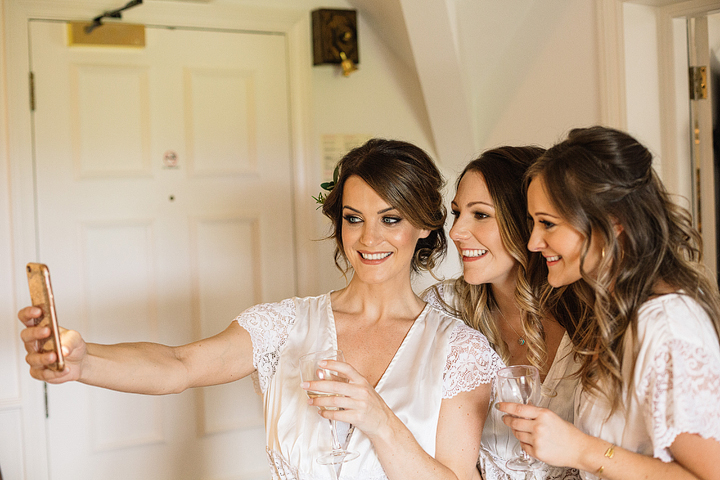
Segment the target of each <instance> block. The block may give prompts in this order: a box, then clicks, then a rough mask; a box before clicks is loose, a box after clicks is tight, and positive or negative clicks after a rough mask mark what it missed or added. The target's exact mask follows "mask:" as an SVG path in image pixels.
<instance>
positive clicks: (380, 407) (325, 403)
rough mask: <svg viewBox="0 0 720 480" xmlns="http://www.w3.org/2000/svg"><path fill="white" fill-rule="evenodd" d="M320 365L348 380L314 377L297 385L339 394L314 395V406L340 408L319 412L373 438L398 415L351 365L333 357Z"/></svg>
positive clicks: (310, 400)
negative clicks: (313, 379) (314, 379)
mask: <svg viewBox="0 0 720 480" xmlns="http://www.w3.org/2000/svg"><path fill="white" fill-rule="evenodd" d="M320 366H321V367H324V368H327V369H328V370H332V371H334V372H338V373H339V374H340V376H341V377H344V378H347V379H348V382H347V383H346V382H339V381H333V380H317V381H314V382H303V383H302V384H301V385H300V386H301V387H302V388H303V389H304V390H306V391H307V390H313V391H316V392H322V393H331V394H336V395H338V396H332V397H317V398H312V399H309V400H308V404H309V405H313V406H315V407H326V408H333V407H334V408H339V410H325V409H321V410H320V411H319V413H320V415H321V416H322V417H324V418H327V419H329V420H339V421H341V422H346V423H350V424H352V425H354V426H355V428H358V429H360V430H362V432H363V433H365V435H367V436H368V437H369V438H370V439H372V438H373V437H374V436H376V435H380V433H381V431H382V428H383V427H387V426H388V425H390V424H391V421H392V419H394V418H397V417H395V415H394V414H393V412H392V410H390V408H389V407H388V406H387V405H386V404H385V401H384V400H383V399H382V397H380V395H379V394H378V393H377V392H376V391H375V389H374V388H373V387H372V385H370V384H369V383H368V381H367V380H366V379H365V377H363V376H362V375H360V373H358V371H357V370H355V369H354V368H353V367H352V366H351V365H350V364H348V363H345V362H338V361H335V360H324V363H320Z"/></svg>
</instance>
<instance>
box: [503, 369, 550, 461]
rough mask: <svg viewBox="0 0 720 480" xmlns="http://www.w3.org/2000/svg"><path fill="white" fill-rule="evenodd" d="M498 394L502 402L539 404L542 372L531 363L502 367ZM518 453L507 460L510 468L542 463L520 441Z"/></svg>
mask: <svg viewBox="0 0 720 480" xmlns="http://www.w3.org/2000/svg"><path fill="white" fill-rule="evenodd" d="M496 381H497V389H496V391H497V395H498V400H499V401H501V402H512V403H522V404H523V405H537V404H538V402H539V400H540V393H541V384H540V372H538V369H537V368H535V367H533V366H530V365H513V366H511V367H505V368H502V369H500V371H499V372H498V376H497V380H496ZM518 449H519V452H518V455H517V456H516V457H515V458H511V459H510V460H508V461H507V463H506V466H507V468H508V469H510V470H515V471H526V470H534V469H536V468H539V467H540V466H541V465H542V462H541V461H540V460H537V459H536V458H533V457H531V456H530V455H528V454H527V453H525V451H524V450H523V449H522V447H521V446H520V444H519V443H518Z"/></svg>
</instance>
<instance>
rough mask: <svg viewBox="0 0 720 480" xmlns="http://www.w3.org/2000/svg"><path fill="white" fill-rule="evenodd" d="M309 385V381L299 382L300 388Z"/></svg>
mask: <svg viewBox="0 0 720 480" xmlns="http://www.w3.org/2000/svg"><path fill="white" fill-rule="evenodd" d="M309 386H310V383H308V382H302V383H301V384H300V388H308V387H309Z"/></svg>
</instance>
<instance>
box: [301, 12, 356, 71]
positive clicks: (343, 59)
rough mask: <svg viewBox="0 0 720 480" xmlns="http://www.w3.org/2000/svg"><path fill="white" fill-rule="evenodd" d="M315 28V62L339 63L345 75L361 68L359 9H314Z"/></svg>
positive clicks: (316, 63) (315, 63) (313, 28)
mask: <svg viewBox="0 0 720 480" xmlns="http://www.w3.org/2000/svg"><path fill="white" fill-rule="evenodd" d="M312 31H313V65H323V64H327V63H330V64H339V65H340V68H341V69H342V73H343V75H344V76H346V77H347V76H349V75H350V74H351V73H352V72H354V71H355V70H357V69H358V67H357V65H358V63H360V55H359V51H358V41H357V11H356V10H332V9H327V8H321V9H318V10H314V11H313V12H312Z"/></svg>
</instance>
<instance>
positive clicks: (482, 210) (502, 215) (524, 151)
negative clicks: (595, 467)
mask: <svg viewBox="0 0 720 480" xmlns="http://www.w3.org/2000/svg"><path fill="white" fill-rule="evenodd" d="M543 152H544V150H543V149H542V148H539V147H533V146H525V147H512V146H504V147H498V148H494V149H491V150H488V151H485V152H483V154H482V155H480V156H479V157H478V158H477V159H475V160H473V161H472V162H470V163H469V164H468V165H467V166H466V167H465V169H464V170H463V172H462V174H461V175H460V178H459V179H458V181H457V191H456V193H455V198H454V199H453V201H452V215H453V217H454V221H453V226H452V229H451V230H450V238H451V239H452V241H453V242H454V243H455V247H456V248H457V251H458V253H459V254H460V256H461V258H462V262H463V275H462V277H460V278H457V279H454V280H450V281H445V282H440V283H439V284H437V285H435V286H434V287H433V288H432V289H430V290H429V291H428V292H426V295H425V298H426V300H427V301H428V302H429V303H433V304H436V305H438V307H439V308H442V309H445V310H447V311H449V312H450V313H452V314H454V315H456V316H458V317H460V318H462V319H463V320H464V321H465V323H467V324H468V325H469V326H471V327H473V328H475V329H477V330H478V331H479V332H481V333H483V334H484V335H486V336H487V338H488V340H489V341H490V343H491V345H492V347H493V348H494V349H495V351H496V352H497V353H498V354H499V355H500V356H501V358H502V360H503V362H504V365H527V364H531V365H533V366H535V367H537V368H538V370H539V371H540V372H541V378H542V381H543V383H542V390H543V392H544V393H545V395H542V397H541V398H540V403H539V405H542V406H543V407H547V408H549V409H552V411H554V412H555V413H557V414H558V415H560V416H561V417H562V418H564V419H566V420H568V421H572V419H573V399H574V396H575V388H576V385H577V378H575V377H574V375H573V373H574V372H575V371H576V369H577V364H576V363H575V362H574V359H573V356H572V355H571V352H572V344H571V342H570V337H569V335H568V334H567V333H566V327H565V324H566V323H567V321H566V320H567V319H566V318H564V317H561V316H558V317H552V316H550V315H542V314H541V312H540V311H539V310H538V308H537V304H538V303H539V298H540V295H541V292H542V291H543V289H544V288H545V287H546V281H545V278H544V277H545V268H544V266H543V264H542V257H541V256H540V255H538V254H531V253H530V252H529V251H528V250H527V248H526V244H527V241H528V239H529V237H530V228H529V225H528V221H527V210H526V206H525V196H524V192H523V179H524V175H525V172H526V171H527V169H528V168H529V167H530V166H531V165H532V164H533V162H535V161H536V160H537V159H538V158H539V157H540V156H541V155H542V154H543ZM493 401H494V400H493ZM517 447H519V444H518V441H517V440H516V439H515V437H514V436H513V434H512V432H511V431H510V429H508V428H507V426H506V425H505V424H504V423H503V421H502V414H501V413H500V412H499V411H497V410H496V409H494V408H493V409H491V410H490V412H489V414H488V418H487V420H486V422H485V427H484V429H483V432H482V438H481V448H480V455H479V458H478V466H479V468H480V470H481V472H482V475H483V478H484V479H485V480H526V479H527V478H533V479H535V478H537V479H540V478H542V479H546V478H552V479H556V480H557V479H562V480H574V479H577V477H578V475H579V472H578V471H577V470H575V469H566V468H562V467H558V468H555V467H550V466H549V465H544V464H542V465H540V466H538V468H537V469H535V470H534V471H533V472H532V473H531V474H529V475H530V476H528V475H527V473H528V472H524V471H514V470H512V469H511V468H508V466H507V461H508V460H509V459H512V458H514V457H516V456H517V453H516V452H515V451H514V450H515V448H517Z"/></svg>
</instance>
